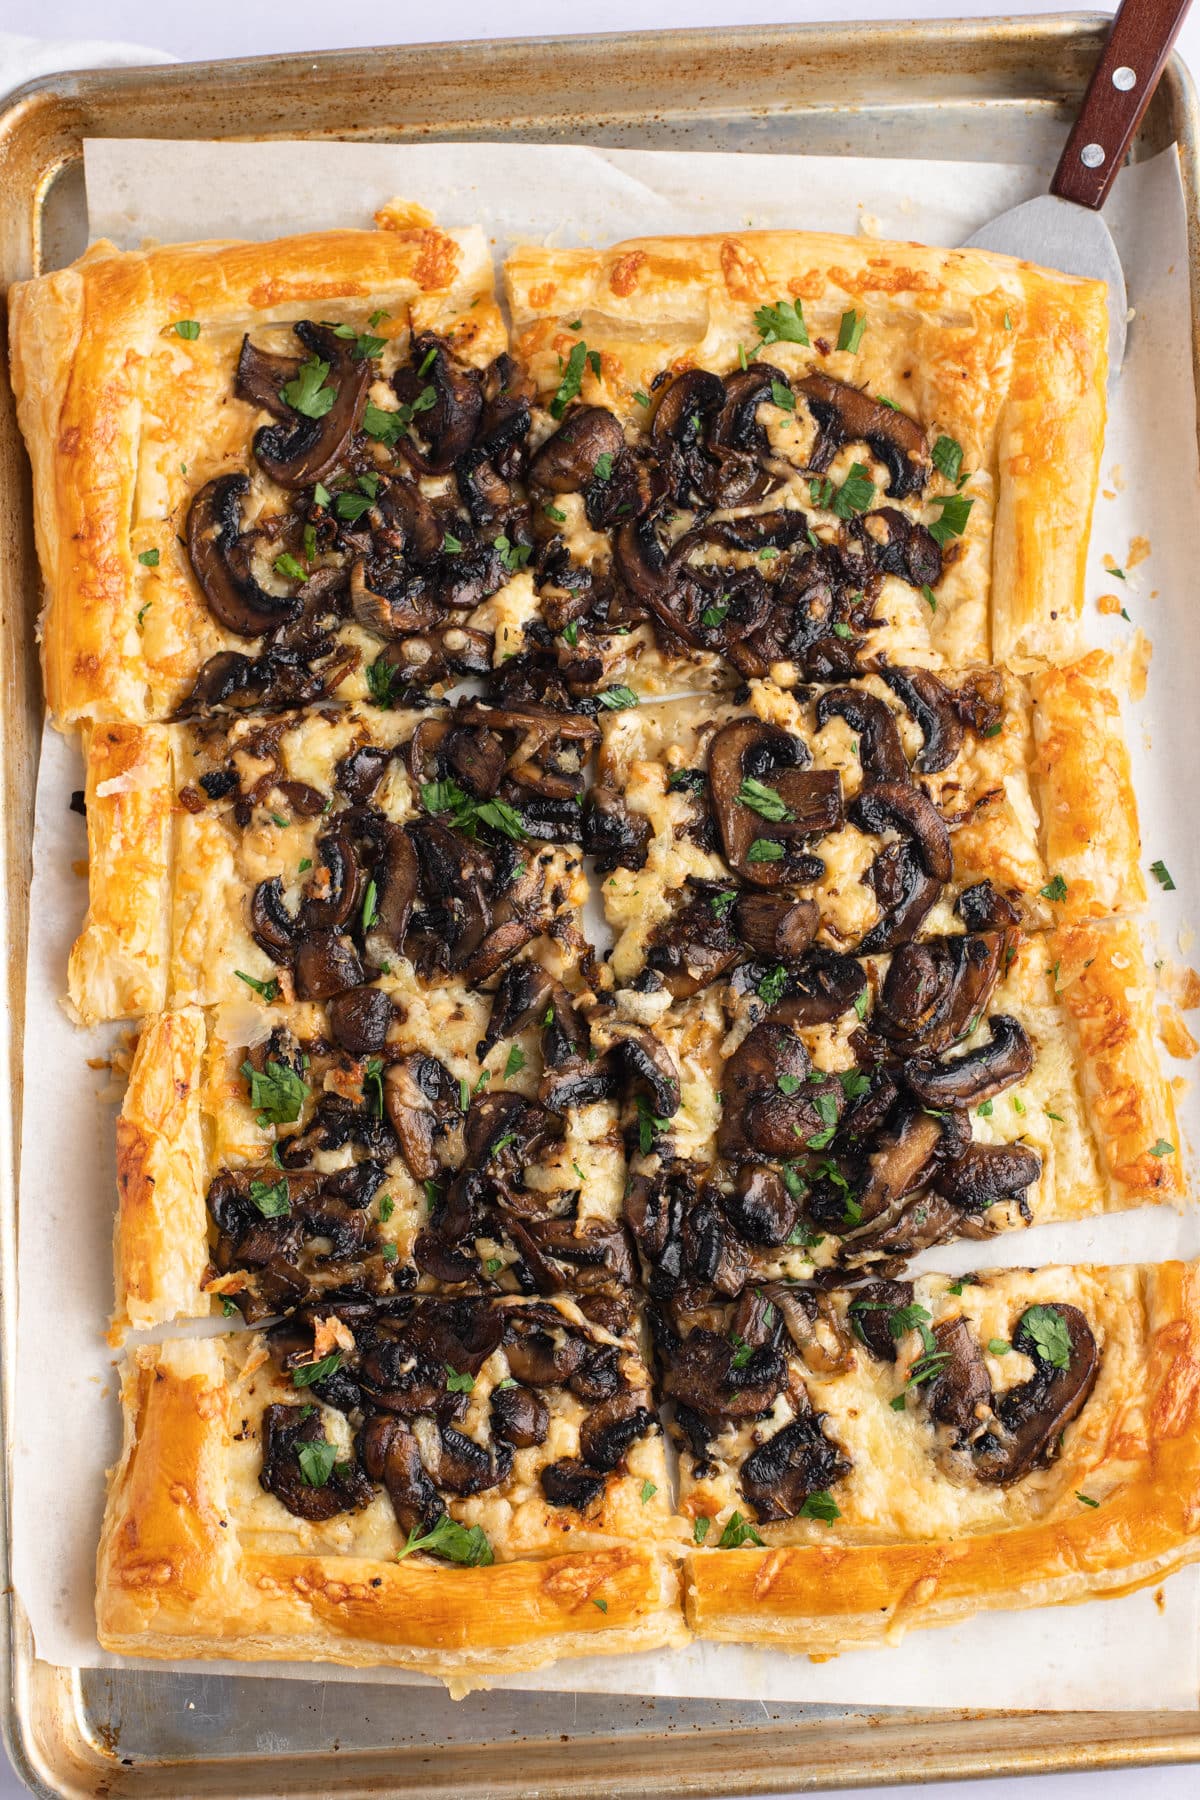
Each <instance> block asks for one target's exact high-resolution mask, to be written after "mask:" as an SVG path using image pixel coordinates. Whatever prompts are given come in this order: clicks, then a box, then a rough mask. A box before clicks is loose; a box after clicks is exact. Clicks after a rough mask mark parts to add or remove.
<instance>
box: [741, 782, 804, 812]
mask: <svg viewBox="0 0 1200 1800" xmlns="http://www.w3.org/2000/svg"><path fill="white" fill-rule="evenodd" d="M737 797H738V801H739V803H740V804H741V805H742V806H748V807H749V808H750V810H751V812H756V813H758V814H759V815H760V816H761V817H762V818H764V819H770V820H771V822H772V823H773V824H778V823H779V821H780V820H781V819H790V818H791V817H792V811H791V808H790V807H789V806H786V805H785V804H784V801H783V798H782V796H781V794H780V793H779V790H778V789H777V788H773V787H767V786H766V785H765V783H763V782H761V781H755V780H754V779H753V777H749V776H748V777H747V778H746V779H745V780H744V781H743V782H742V785H741V787H740V788H739V789H738V793H737Z"/></svg>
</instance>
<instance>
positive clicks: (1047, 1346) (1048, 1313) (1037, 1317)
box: [1018, 1306, 1071, 1369]
mask: <svg viewBox="0 0 1200 1800" xmlns="http://www.w3.org/2000/svg"><path fill="white" fill-rule="evenodd" d="M1018 1336H1020V1337H1026V1338H1030V1339H1032V1341H1033V1343H1034V1345H1035V1346H1036V1349H1037V1355H1038V1360H1039V1361H1041V1362H1048V1363H1049V1364H1050V1366H1051V1367H1052V1368H1055V1369H1066V1368H1069V1367H1070V1363H1071V1333H1070V1331H1069V1329H1068V1327H1067V1322H1066V1320H1065V1319H1064V1318H1063V1316H1062V1314H1061V1313H1060V1312H1059V1310H1058V1308H1057V1307H1056V1306H1031V1307H1030V1308H1029V1310H1028V1312H1026V1313H1025V1314H1024V1315H1023V1317H1022V1319H1021V1323H1020V1326H1019V1327H1018Z"/></svg>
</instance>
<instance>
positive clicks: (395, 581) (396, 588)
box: [350, 558, 445, 639]
mask: <svg viewBox="0 0 1200 1800" xmlns="http://www.w3.org/2000/svg"><path fill="white" fill-rule="evenodd" d="M350 611H351V613H352V614H353V615H354V617H355V619H356V620H357V621H358V623H359V624H360V625H362V626H364V627H365V628H366V630H367V631H371V632H374V633H375V635H376V636H377V637H382V638H406V639H408V638H412V637H414V636H419V635H420V634H421V633H423V632H428V631H433V630H436V628H437V627H438V626H439V625H440V624H441V623H442V621H443V619H444V617H445V609H444V608H443V606H442V602H441V597H440V595H439V593H438V591H437V589H436V587H435V586H434V584H433V582H432V580H431V579H430V578H429V576H427V575H425V574H423V573H422V572H420V571H416V572H413V571H411V570H409V569H407V568H405V567H404V566H403V565H399V566H395V565H392V566H389V565H386V564H382V563H377V562H366V561H363V560H362V559H361V558H359V559H358V560H357V561H356V562H355V563H354V566H353V568H352V569H351V570H350Z"/></svg>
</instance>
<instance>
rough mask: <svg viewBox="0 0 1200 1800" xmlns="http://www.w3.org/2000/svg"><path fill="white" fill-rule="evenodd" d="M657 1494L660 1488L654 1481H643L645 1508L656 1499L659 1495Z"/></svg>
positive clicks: (643, 1503)
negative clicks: (656, 1495)
mask: <svg viewBox="0 0 1200 1800" xmlns="http://www.w3.org/2000/svg"><path fill="white" fill-rule="evenodd" d="M657 1492H658V1488H657V1486H656V1484H655V1483H654V1482H653V1481H643V1483H642V1505H643V1506H645V1505H646V1504H647V1503H648V1502H649V1501H651V1500H653V1498H654V1496H655V1494H657Z"/></svg>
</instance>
